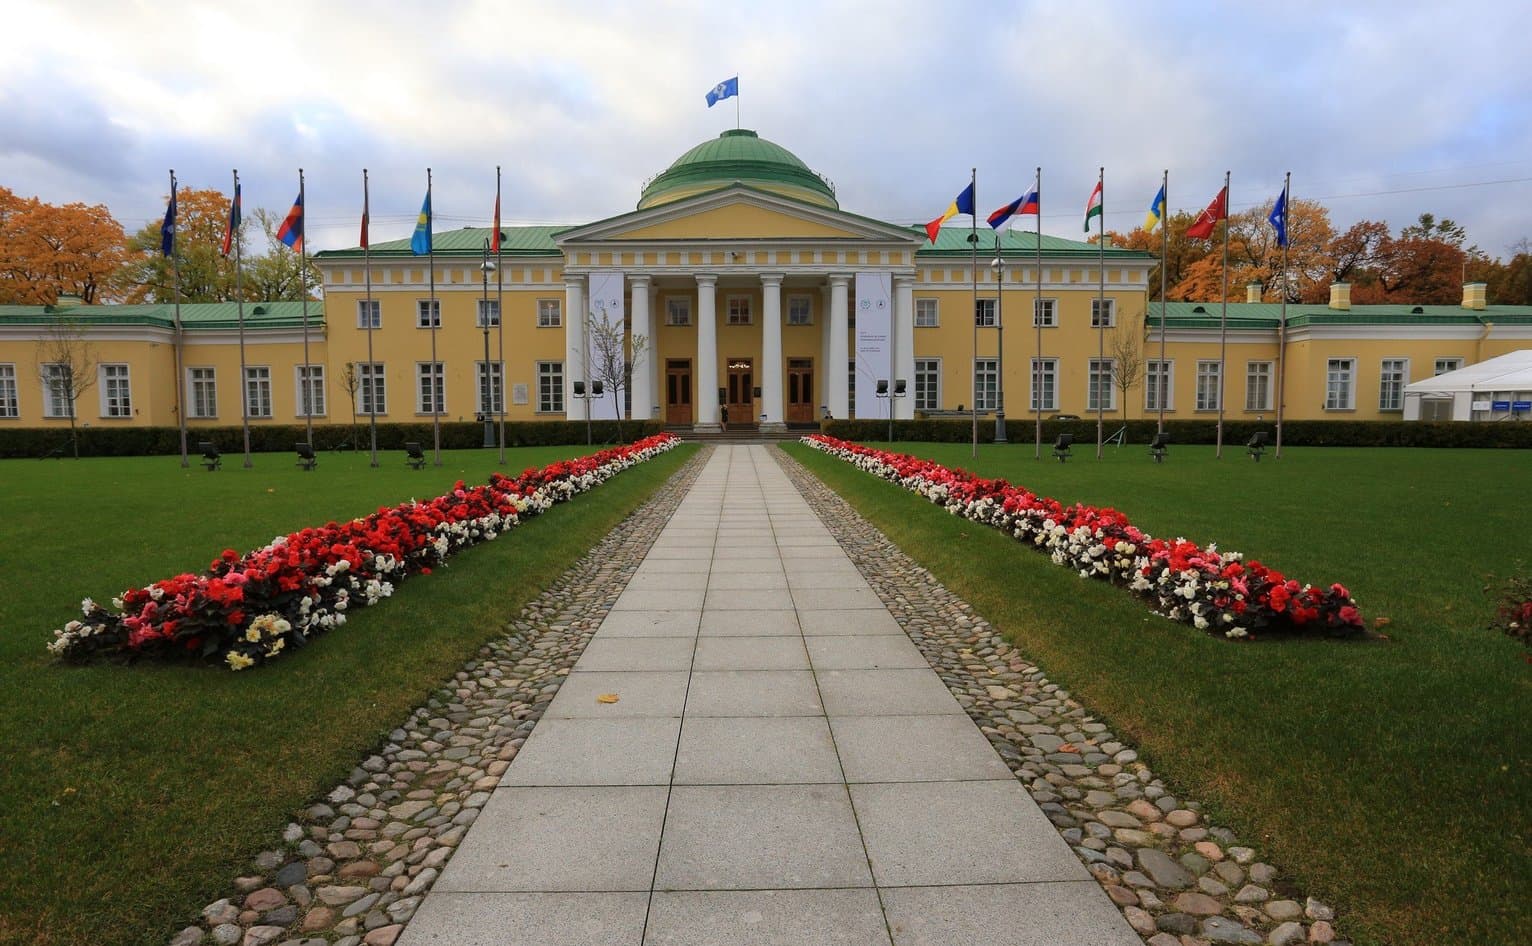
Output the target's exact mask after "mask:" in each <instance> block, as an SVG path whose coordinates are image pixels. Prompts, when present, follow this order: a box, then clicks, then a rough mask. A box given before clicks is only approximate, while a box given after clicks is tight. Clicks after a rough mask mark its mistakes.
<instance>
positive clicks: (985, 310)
mask: <svg viewBox="0 0 1532 946" xmlns="http://www.w3.org/2000/svg"><path fill="white" fill-rule="evenodd" d="M973 323H974V324H975V325H977V326H978V327H979V328H994V327H995V300H993V299H975V300H974V303H973ZM980 409H981V410H982V408H980Z"/></svg>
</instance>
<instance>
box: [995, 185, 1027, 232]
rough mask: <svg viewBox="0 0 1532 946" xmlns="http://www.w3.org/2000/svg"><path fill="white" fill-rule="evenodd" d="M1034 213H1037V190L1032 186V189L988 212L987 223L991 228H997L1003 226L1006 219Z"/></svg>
mask: <svg viewBox="0 0 1532 946" xmlns="http://www.w3.org/2000/svg"><path fill="white" fill-rule="evenodd" d="M1036 213H1038V202H1037V190H1036V189H1035V188H1034V189H1033V190H1029V191H1027V192H1026V193H1025V194H1022V195H1021V196H1020V197H1018V198H1016V199H1015V200H1013V201H1011V202H1010V203H1008V204H1006V205H1005V206H1004V207H1001V208H1000V209H999V210H997V211H995V212H994V213H992V214H990V215H989V225H990V227H991V228H992V229H995V230H998V229H1000V228H1001V227H1003V226H1005V224H1006V221H1008V220H1010V219H1011V218H1012V217H1020V216H1023V215H1024V214H1036Z"/></svg>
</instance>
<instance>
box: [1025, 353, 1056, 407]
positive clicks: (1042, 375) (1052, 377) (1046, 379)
mask: <svg viewBox="0 0 1532 946" xmlns="http://www.w3.org/2000/svg"><path fill="white" fill-rule="evenodd" d="M1031 367H1032V372H1031V374H1030V375H1029V376H1028V378H1027V384H1028V386H1029V387H1030V388H1031V389H1032V410H1034V411H1056V410H1058V409H1059V386H1058V380H1059V360H1058V359H1057V358H1033V359H1032V366H1031ZM1039 395H1040V396H1039Z"/></svg>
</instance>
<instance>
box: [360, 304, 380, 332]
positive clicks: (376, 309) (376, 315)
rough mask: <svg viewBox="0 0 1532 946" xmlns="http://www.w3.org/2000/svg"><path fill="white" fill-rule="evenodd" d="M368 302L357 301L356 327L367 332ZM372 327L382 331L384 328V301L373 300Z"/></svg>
mask: <svg viewBox="0 0 1532 946" xmlns="http://www.w3.org/2000/svg"><path fill="white" fill-rule="evenodd" d="M367 302H368V300H366V299H358V300H356V327H357V328H359V329H362V330H363V331H366V329H367ZM372 327H373V328H374V329H380V328H382V327H383V300H382V299H373V300H372Z"/></svg>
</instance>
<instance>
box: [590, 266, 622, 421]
mask: <svg viewBox="0 0 1532 946" xmlns="http://www.w3.org/2000/svg"><path fill="white" fill-rule="evenodd" d="M586 306H587V307H588V308H589V309H590V312H589V313H588V314H589V321H587V322H586V323H585V325H586V332H585V348H586V364H587V365H589V371H588V372H586V375H587V377H589V378H590V379H592V380H593V381H600V382H601V383H602V384H603V385H604V386H605V388H606V390H605V391H604V392H603V393H602V395H601V397H598V398H592V399H591V402H590V416H591V418H592V419H594V420H616V419H617V415H618V412H619V411H620V410H621V408H622V402H623V398H624V397H625V391H626V388H627V383H626V382H625V381H622V382H619V383H620V385H621V387H622V388H623V390H622V391H618V392H617V396H616V398H613V396H612V391H613V390H614V388H616V387H618V384H614V381H615V380H616V379H619V378H622V377H623V366H624V365H625V364H626V362H627V355H626V354H625V351H624V346H625V344H626V342H627V329H626V328H625V327H624V326H625V321H626V318H625V316H626V313H625V311H624V307H623V298H622V271H621V270H616V269H609V270H599V271H597V272H593V273H591V274H590V297H589V298H588V299H587V300H586Z"/></svg>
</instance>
